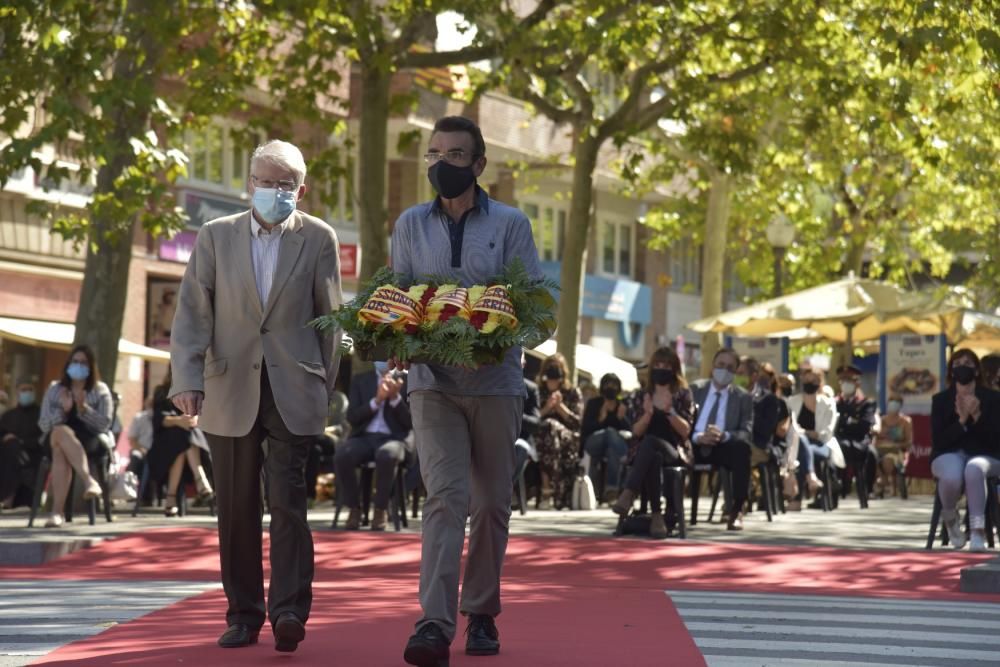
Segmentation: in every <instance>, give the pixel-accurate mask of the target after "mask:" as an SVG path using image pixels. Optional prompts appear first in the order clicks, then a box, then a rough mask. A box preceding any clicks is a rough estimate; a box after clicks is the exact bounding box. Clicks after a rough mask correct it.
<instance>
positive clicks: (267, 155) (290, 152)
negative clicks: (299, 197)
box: [250, 139, 306, 185]
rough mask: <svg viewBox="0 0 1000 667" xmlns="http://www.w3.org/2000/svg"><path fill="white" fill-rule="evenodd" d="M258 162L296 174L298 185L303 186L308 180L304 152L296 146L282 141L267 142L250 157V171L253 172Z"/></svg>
mask: <svg viewBox="0 0 1000 667" xmlns="http://www.w3.org/2000/svg"><path fill="white" fill-rule="evenodd" d="M258 160H259V161H261V162H269V163H271V164H273V165H275V166H276V167H280V168H282V169H287V170H288V171H290V172H292V173H293V174H295V184H296V185H302V183H303V182H305V180H306V161H305V158H303V157H302V151H300V150H299V149H298V147H296V146H295V144H290V143H288V142H287V141H281V140H280V139H272V140H271V141H265V142H264V143H262V144H261V145H260V146H258V147H257V148H256V149H255V150H254V152H253V155H252V156H250V171H253V166H254V164H255V163H256V162H257V161H258Z"/></svg>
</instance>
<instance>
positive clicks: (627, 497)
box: [602, 347, 694, 539]
mask: <svg viewBox="0 0 1000 667" xmlns="http://www.w3.org/2000/svg"><path fill="white" fill-rule="evenodd" d="M647 368H648V370H649V379H648V381H647V382H646V383H645V386H644V387H643V389H642V390H641V391H642V394H641V395H642V403H641V412H640V413H638V414H634V413H633V414H628V415H626V417H625V418H626V419H627V420H628V421H630V422H631V424H632V435H633V438H634V439H636V440H637V441H638V442H639V446H638V449H637V450H636V454H635V457H634V458H633V459H632V466H631V468H630V469H629V473H628V479H627V480H626V482H625V488H624V489H623V490H622V492H621V495H619V496H618V500H617V502H615V504H614V505H613V506H612V508H611V509H612V510H614V511H615V512H616V513H617V514H627V513H628V512H629V511H630V510H631V509H632V504H633V503H634V502H635V498H636V496H637V495H639V493H640V492H642V491H645V492H646V497H647V498H648V499H649V503H650V510H651V514H650V524H649V535H650V537H653V538H656V539H662V538H665V537H666V536H667V525H666V522H665V521H664V519H663V511H662V509H661V496H662V495H663V489H662V480H661V475H660V473H661V468H662V467H663V466H665V465H671V466H677V465H685V464H686V463H687V462H688V461H690V459H691V454H690V451H689V449H688V447H689V444H688V441H687V440H688V436H689V435H691V416H692V413H693V412H694V404H693V399H692V396H691V390H690V389H688V386H687V382H686V381H685V380H684V371H683V369H682V368H681V362H680V359H679V358H678V357H677V353H676V352H674V350H673V349H671V348H669V347H661V348H658V349H657V350H655V351H654V352H653V354H652V356H651V357H650V359H649V365H648V366H647ZM602 384H603V383H602ZM670 509H671V510H672V511H673V512H683V511H684V508H683V507H671V508H670Z"/></svg>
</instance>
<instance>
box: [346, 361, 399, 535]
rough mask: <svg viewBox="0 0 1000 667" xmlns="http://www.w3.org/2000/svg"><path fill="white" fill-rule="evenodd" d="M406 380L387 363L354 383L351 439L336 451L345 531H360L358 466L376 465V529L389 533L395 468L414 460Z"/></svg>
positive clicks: (350, 404)
mask: <svg viewBox="0 0 1000 667" xmlns="http://www.w3.org/2000/svg"><path fill="white" fill-rule="evenodd" d="M405 396H406V380H405V377H404V376H403V375H402V374H400V373H397V372H393V371H390V370H389V367H388V364H386V363H385V362H383V361H379V362H376V363H375V370H372V371H368V372H367V373H362V374H360V375H356V376H354V377H353V378H352V379H351V395H350V399H349V401H348V408H347V421H348V423H350V425H351V435H350V437H348V438H347V440H345V441H344V443H343V444H342V445H341V446H340V447H338V448H337V451H336V452H335V453H334V456H333V467H334V470H336V482H337V489H338V493H339V494H340V495H339V501H338V502H339V503H340V504H341V505H342V506H344V507H347V508H349V509H350V514H349V515H348V517H347V523H346V524H345V526H344V527H345V528H346V529H347V530H358V528H360V527H361V496H360V488H359V486H358V475H357V469H358V466H360V465H362V464H366V463H369V462H371V461H374V462H375V497H374V499H373V501H372V502H373V504H374V506H375V512H374V516H373V517H372V522H371V529H372V530H385V527H386V524H387V523H388V516H389V499H390V497H391V495H392V482H393V480H394V479H395V478H396V469H397V467H398V466H399V464H400V463H402V462H404V461H405V460H406V459H407V457H410V458H411V459H412V457H413V451H412V439H407V435H408V434H409V433H410V431H411V430H412V429H413V420H412V418H411V416H410V406H409V404H408V403H407V402H406V400H405Z"/></svg>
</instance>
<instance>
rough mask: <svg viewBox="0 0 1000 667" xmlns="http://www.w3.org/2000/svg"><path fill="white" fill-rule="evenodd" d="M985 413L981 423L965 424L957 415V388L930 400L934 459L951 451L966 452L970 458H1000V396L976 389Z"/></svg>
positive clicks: (932, 454) (983, 389) (982, 411)
mask: <svg viewBox="0 0 1000 667" xmlns="http://www.w3.org/2000/svg"><path fill="white" fill-rule="evenodd" d="M976 398H978V399H979V408H980V412H981V413H982V414H981V415H980V417H979V421H976V422H969V423H967V424H966V425H964V426H963V425H962V424H961V423H960V422H959V421H958V413H957V412H955V389H954V388H953V387H952V388H949V389H945V390H944V391H942V392H940V393H937V394H934V398H933V399H931V460H932V461H933V460H934V459H935V458H937V457H938V456H941V455H942V454H946V453H948V452H957V451H959V450H961V451H964V452H965V453H966V454H969V455H970V456H976V455H979V454H988V455H990V456H994V457H997V456H1000V394H998V393H997V392H995V391H992V390H990V389H986V388H984V387H977V388H976Z"/></svg>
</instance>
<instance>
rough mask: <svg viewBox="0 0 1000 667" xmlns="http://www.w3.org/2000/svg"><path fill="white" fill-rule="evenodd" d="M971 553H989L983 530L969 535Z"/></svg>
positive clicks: (974, 531)
mask: <svg viewBox="0 0 1000 667" xmlns="http://www.w3.org/2000/svg"><path fill="white" fill-rule="evenodd" d="M969 551H975V552H977V553H982V552H984V551H987V548H986V534H985V533H984V532H983V531H981V530H973V531H971V534H970V535H969Z"/></svg>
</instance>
